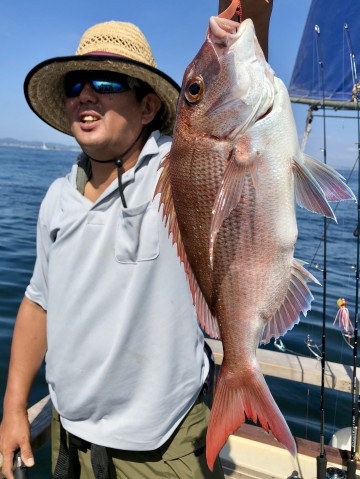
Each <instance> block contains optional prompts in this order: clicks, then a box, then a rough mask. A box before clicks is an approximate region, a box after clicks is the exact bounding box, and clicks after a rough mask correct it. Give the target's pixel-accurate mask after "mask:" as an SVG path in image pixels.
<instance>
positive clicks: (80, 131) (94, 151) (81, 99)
mask: <svg viewBox="0 0 360 479" xmlns="http://www.w3.org/2000/svg"><path fill="white" fill-rule="evenodd" d="M146 110H147V109H146V108H145V101H144V99H143V100H142V101H140V102H139V101H138V100H137V98H136V94H135V90H134V89H131V90H127V91H125V92H122V93H106V94H104V93H97V92H96V91H95V90H94V89H93V87H92V86H91V84H90V83H86V84H85V86H84V87H83V89H82V90H81V92H80V94H79V95H78V96H76V97H73V98H67V99H66V115H67V119H68V121H69V125H70V128H71V132H72V134H73V135H74V137H75V139H76V140H77V142H78V143H79V144H80V146H81V147H82V149H83V150H84V151H85V152H86V153H87V154H88V155H89V156H90V157H93V158H96V159H98V160H109V159H112V158H117V157H119V155H121V154H122V152H123V151H125V150H126V148H127V147H128V145H129V144H130V143H131V141H133V140H135V139H136V137H137V136H138V134H139V132H140V131H141V128H142V127H143V125H144V124H147V123H148V122H149V120H148V112H146ZM155 113H156V112H155ZM154 116H155V115H154Z"/></svg>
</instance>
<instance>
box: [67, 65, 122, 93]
mask: <svg viewBox="0 0 360 479" xmlns="http://www.w3.org/2000/svg"><path fill="white" fill-rule="evenodd" d="M87 83H89V84H90V85H91V87H92V88H93V90H95V91H96V93H122V92H124V91H128V90H130V88H129V86H128V82H127V76H126V75H121V74H118V73H114V72H106V71H105V72H104V71H87V72H84V71H80V72H69V73H68V74H67V75H66V77H65V95H66V96H67V98H74V97H77V96H79V95H80V93H81V91H82V89H83V88H84V86H85V85H86V84H87Z"/></svg>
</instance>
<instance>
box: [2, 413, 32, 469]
mask: <svg viewBox="0 0 360 479" xmlns="http://www.w3.org/2000/svg"><path fill="white" fill-rule="evenodd" d="M18 449H20V451H21V459H22V461H23V462H24V464H25V466H27V467H32V466H33V465H34V464H35V461H34V456H33V453H32V449H31V445H30V425H29V421H28V417H27V412H26V410H25V411H21V412H7V413H6V414H4V418H3V421H2V423H1V425H0V452H1V454H2V456H3V466H2V473H3V474H4V475H5V477H6V479H14V474H13V470H12V468H13V461H14V454H15V451H16V450H18Z"/></svg>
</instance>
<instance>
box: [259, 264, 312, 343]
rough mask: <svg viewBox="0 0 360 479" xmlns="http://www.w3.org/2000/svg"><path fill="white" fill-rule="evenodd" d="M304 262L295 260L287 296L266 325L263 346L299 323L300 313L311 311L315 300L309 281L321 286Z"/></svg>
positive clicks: (305, 313)
mask: <svg viewBox="0 0 360 479" xmlns="http://www.w3.org/2000/svg"><path fill="white" fill-rule="evenodd" d="M303 264H304V263H303V262H302V261H300V260H297V259H295V258H294V259H293V263H292V266H291V276H290V282H289V288H288V291H287V294H286V296H285V298H284V300H283V302H282V303H281V305H280V306H279V308H278V310H277V311H276V313H275V314H274V315H273V317H272V318H271V319H270V320H269V321H268V323H267V324H266V325H265V328H264V332H263V336H262V339H261V341H260V343H261V344H267V343H269V341H270V340H271V338H275V339H278V338H279V337H280V336H284V334H286V333H287V331H289V330H291V329H292V328H293V327H294V326H295V324H298V323H299V320H300V313H303V315H304V316H306V315H307V312H308V311H309V310H310V307H311V302H312V300H313V299H314V298H313V295H312V294H311V291H310V289H309V287H308V285H307V283H308V282H309V281H312V282H314V283H316V284H319V282H318V280H317V279H316V278H315V277H314V276H313V275H312V274H311V273H309V272H308V271H307V270H306V269H305V268H304V267H303Z"/></svg>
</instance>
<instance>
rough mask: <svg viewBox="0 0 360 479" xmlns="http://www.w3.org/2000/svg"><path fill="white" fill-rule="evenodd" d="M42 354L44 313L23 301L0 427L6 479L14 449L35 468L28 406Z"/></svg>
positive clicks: (44, 347) (28, 464) (15, 329)
mask: <svg viewBox="0 0 360 479" xmlns="http://www.w3.org/2000/svg"><path fill="white" fill-rule="evenodd" d="M45 352H46V311H44V310H43V309H42V308H41V307H40V306H39V305H38V304H36V303H34V302H32V301H30V300H29V299H28V298H26V297H25V298H24V299H23V301H22V302H21V305H20V308H19V312H18V315H17V318H16V322H15V328H14V335H13V340H12V346H11V357H10V366H9V374H8V381H7V386H6V391H5V397H4V408H3V420H2V423H1V427H0V451H1V453H2V455H3V468H2V472H3V474H4V475H5V476H6V477H7V479H13V474H12V471H11V467H12V462H13V456H14V451H15V450H16V449H18V448H20V449H21V456H22V459H23V461H24V463H25V465H27V466H29V467H31V466H32V465H33V464H34V459H33V454H32V450H31V446H30V426H29V421H28V417H27V402H28V397H29V393H30V389H31V386H32V383H33V381H34V378H35V376H36V374H37V372H38V370H39V369H40V367H41V364H42V361H43V359H44V356H45Z"/></svg>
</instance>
